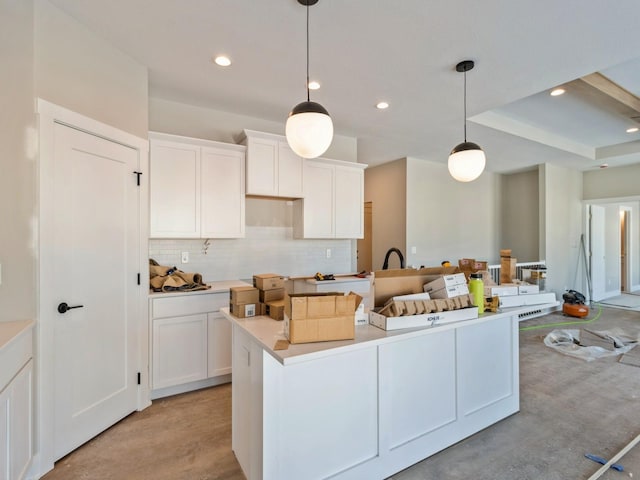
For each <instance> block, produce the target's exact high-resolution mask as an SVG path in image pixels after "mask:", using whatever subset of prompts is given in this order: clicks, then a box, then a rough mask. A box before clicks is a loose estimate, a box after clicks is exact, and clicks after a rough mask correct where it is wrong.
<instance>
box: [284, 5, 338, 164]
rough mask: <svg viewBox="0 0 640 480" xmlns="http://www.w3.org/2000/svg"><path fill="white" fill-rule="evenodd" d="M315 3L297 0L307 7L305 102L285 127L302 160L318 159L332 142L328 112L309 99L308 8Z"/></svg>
mask: <svg viewBox="0 0 640 480" xmlns="http://www.w3.org/2000/svg"><path fill="white" fill-rule="evenodd" d="M317 2H318V0H298V3H300V4H301V5H305V6H306V7H307V100H306V101H305V102H302V103H299V104H298V105H296V106H295V107H293V109H292V110H291V113H289V118H288V119H287V124H286V127H285V132H286V136H287V142H288V143H289V146H290V147H291V149H292V150H293V151H294V152H295V153H296V154H298V155H299V156H301V157H303V158H316V157H319V156H320V155H322V154H323V153H324V152H326V151H327V148H329V145H331V141H332V140H333V122H332V121H331V117H330V116H329V112H327V110H326V109H325V108H324V107H323V106H322V105H320V104H319V103H316V102H312V101H311V100H310V99H309V6H310V5H315V4H316V3H317Z"/></svg>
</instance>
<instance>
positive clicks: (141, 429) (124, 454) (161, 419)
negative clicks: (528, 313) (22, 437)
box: [43, 307, 640, 480]
mask: <svg viewBox="0 0 640 480" xmlns="http://www.w3.org/2000/svg"><path fill="white" fill-rule="evenodd" d="M597 313H598V307H592V313H591V315H589V317H588V318H593V317H595V316H596V315H597ZM571 320H577V319H572V318H568V317H564V316H562V315H561V314H560V313H554V314H551V315H547V316H545V317H541V318H537V319H533V320H529V321H526V322H522V323H521V324H520V325H521V327H524V326H531V325H538V324H549V323H552V322H566V321H571ZM583 326H587V327H589V328H594V329H596V330H605V329H609V328H611V327H615V326H617V327H621V328H624V329H625V330H628V331H631V332H638V331H640V312H637V311H625V310H621V309H614V308H602V314H601V315H600V316H599V317H598V319H597V320H596V321H594V322H593V323H591V324H589V325H576V326H566V327H563V328H581V327H583ZM552 329H553V328H552V327H549V328H542V329H539V330H530V331H523V332H521V333H520V412H519V413H517V414H515V415H513V416H511V417H509V418H507V419H505V420H503V421H502V422H499V423H497V424H496V425H493V426H491V427H489V428H487V429H485V430H483V431H482V432H479V433H477V434H476V435H473V436H472V437H469V438H468V439H466V440H464V441H462V442H460V443H458V444H456V445H454V446H452V447H450V448H448V449H446V450H444V451H442V452H440V453H438V454H436V455H433V456H432V457H430V458H428V459H426V460H424V461H422V462H420V463H417V464H416V465H413V466H412V467H410V468H408V469H406V470H404V471H402V472H400V473H397V474H395V475H394V476H393V477H392V478H393V480H454V479H455V480H458V479H474V480H528V479H531V480H534V479H535V480H556V479H557V480H560V479H562V480H567V479H585V480H586V479H588V478H589V477H590V476H591V475H592V474H593V473H594V472H596V471H597V470H598V469H599V468H600V466H601V465H599V464H596V463H594V462H592V461H591V460H588V459H587V458H585V457H584V454H585V453H593V454H596V455H599V456H602V457H605V458H609V457H611V456H613V455H614V454H616V453H617V452H618V451H620V450H621V449H622V448H623V447H624V446H625V445H627V444H628V443H629V442H630V441H631V440H633V439H634V438H635V437H636V436H637V435H638V434H640V368H638V367H633V366H629V365H624V364H621V363H618V357H613V358H604V359H599V360H595V361H593V362H590V363H587V362H584V361H582V360H579V359H575V358H571V357H567V356H565V355H562V354H560V353H557V352H555V351H553V350H551V349H549V348H548V347H546V346H545V345H544V344H543V343H542V339H543V338H544V336H545V335H546V334H547V333H548V332H549V331H551V330H552ZM636 348H640V346H639V347H636ZM618 463H621V464H622V465H623V466H624V468H625V471H624V472H617V471H614V470H610V471H609V472H607V473H606V474H604V475H603V476H602V477H601V478H603V479H606V480H614V479H615V480H620V479H628V478H630V477H631V474H632V475H633V476H635V477H636V478H640V445H638V446H636V447H635V448H634V449H632V450H631V451H630V452H629V453H627V455H625V456H624V457H623V458H622V459H621V460H620V461H619V462H618ZM43 479H44V480H61V479H64V480H75V479H95V480H103V479H105V480H106V479H118V480H122V479H130V480H137V479H156V480H161V479H167V480H169V479H172V480H174V479H175V480H178V479H179V480H183V479H184V480H213V479H228V480H235V479H238V480H241V479H244V476H243V474H242V472H241V470H240V467H239V465H238V463H237V461H236V460H235V457H234V455H233V452H232V451H231V387H230V385H222V386H219V387H214V388H210V389H207V390H201V391H198V392H192V393H187V394H183V395H178V396H175V397H169V398H165V399H160V400H156V401H154V402H153V405H152V406H151V407H149V408H147V409H146V410H144V411H142V412H136V413H134V414H132V415H130V416H129V417H127V418H125V419H124V420H123V421H121V422H120V423H118V424H117V425H114V426H113V427H112V428H110V429H109V430H107V431H106V432H104V433H102V434H101V435H99V436H98V437H96V438H94V439H93V440H91V441H90V442H88V443H87V444H85V445H84V446H82V447H80V448H79V449H77V450H76V451H74V452H72V453H71V454H69V455H68V456H66V457H64V458H62V459H61V460H60V461H59V462H57V463H56V465H55V468H54V469H53V470H52V471H51V472H49V473H48V474H47V475H46V476H44V477H43ZM300 480H307V479H300ZM363 480H368V479H363Z"/></svg>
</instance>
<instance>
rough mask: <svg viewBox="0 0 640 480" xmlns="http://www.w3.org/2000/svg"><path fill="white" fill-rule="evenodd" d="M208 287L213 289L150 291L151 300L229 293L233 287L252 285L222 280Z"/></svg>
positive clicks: (209, 283)
mask: <svg viewBox="0 0 640 480" xmlns="http://www.w3.org/2000/svg"><path fill="white" fill-rule="evenodd" d="M207 285H211V288H209V289H207V290H196V291H195V292H181V291H176V292H154V291H151V290H150V291H149V298H157V297H167V296H176V297H177V296H181V295H203V294H204V295H206V294H207V293H224V292H229V289H230V288H231V287H244V286H247V285H250V284H249V283H247V282H243V281H242V280H220V281H216V282H207Z"/></svg>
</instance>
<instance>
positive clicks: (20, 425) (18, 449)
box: [0, 360, 33, 480]
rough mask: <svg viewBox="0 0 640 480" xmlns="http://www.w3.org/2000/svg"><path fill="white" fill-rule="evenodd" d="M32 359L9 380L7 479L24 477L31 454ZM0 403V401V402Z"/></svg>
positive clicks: (12, 479) (16, 479)
mask: <svg viewBox="0 0 640 480" xmlns="http://www.w3.org/2000/svg"><path fill="white" fill-rule="evenodd" d="M32 376H33V360H29V363H27V364H26V365H25V366H24V367H23V368H22V370H21V371H20V373H19V374H18V376H17V377H16V378H14V379H13V381H12V382H11V387H10V388H11V392H10V394H9V464H10V468H9V470H10V471H9V477H8V478H9V479H10V480H14V479H15V480H18V479H21V478H24V476H25V475H26V473H27V468H28V467H29V465H30V464H31V457H32V456H33V450H32V444H33V439H32V438H31V435H32V434H31V432H32V430H33V415H32V405H33V378H32ZM0 403H1V402H0Z"/></svg>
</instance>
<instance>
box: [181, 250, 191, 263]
mask: <svg viewBox="0 0 640 480" xmlns="http://www.w3.org/2000/svg"><path fill="white" fill-rule="evenodd" d="M182 263H189V252H182Z"/></svg>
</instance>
